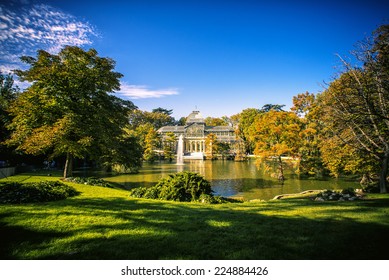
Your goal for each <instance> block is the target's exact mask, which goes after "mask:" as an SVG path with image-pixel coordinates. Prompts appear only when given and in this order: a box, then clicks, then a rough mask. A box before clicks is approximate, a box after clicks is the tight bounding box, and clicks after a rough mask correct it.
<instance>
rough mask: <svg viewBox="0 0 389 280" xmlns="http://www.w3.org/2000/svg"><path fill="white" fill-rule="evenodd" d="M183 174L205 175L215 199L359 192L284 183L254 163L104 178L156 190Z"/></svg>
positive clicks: (290, 177) (327, 183) (342, 184)
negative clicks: (165, 180)
mask: <svg viewBox="0 0 389 280" xmlns="http://www.w3.org/2000/svg"><path fill="white" fill-rule="evenodd" d="M180 171H191V172H196V173H200V174H202V175H203V176H204V177H205V178H206V179H207V180H209V181H210V182H211V185H212V189H213V190H214V192H215V195H221V196H225V197H234V196H235V197H243V198H244V199H245V200H251V199H264V200H268V199H272V198H273V197H274V196H276V195H279V194H285V193H297V192H302V191H305V190H318V189H343V188H349V187H352V188H358V187H359V184H358V182H355V181H346V180H342V179H332V178H328V179H323V180H316V179H299V178H298V177H297V176H296V175H294V174H292V173H291V172H290V173H289V174H286V176H285V177H286V180H285V181H284V183H283V184H282V183H280V182H279V181H278V180H276V179H273V178H271V177H270V176H269V175H268V174H266V173H265V172H264V171H263V170H262V169H259V168H258V167H257V166H256V165H255V161H254V160H251V161H247V162H234V161H223V160H216V161H209V160H206V161H201V160H192V161H185V164H184V165H176V164H175V163H153V164H147V163H146V164H144V166H143V167H142V168H141V170H140V172H139V173H138V174H129V175H119V176H112V177H107V178H104V179H106V180H107V181H111V182H117V183H120V184H123V185H125V186H127V187H131V188H133V187H140V186H153V185H154V184H156V183H157V181H158V180H159V179H161V178H163V177H166V176H168V175H169V174H173V173H176V172H180Z"/></svg>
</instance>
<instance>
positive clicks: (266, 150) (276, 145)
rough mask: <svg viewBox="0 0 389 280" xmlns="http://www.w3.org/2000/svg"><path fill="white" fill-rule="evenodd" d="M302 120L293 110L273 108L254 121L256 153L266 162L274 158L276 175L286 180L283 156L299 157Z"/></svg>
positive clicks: (253, 135) (253, 137)
mask: <svg viewBox="0 0 389 280" xmlns="http://www.w3.org/2000/svg"><path fill="white" fill-rule="evenodd" d="M299 133H300V120H299V118H298V117H297V116H296V115H295V114H294V113H291V112H279V111H274V110H271V111H269V112H267V113H263V114H261V115H259V116H258V117H257V118H256V120H255V123H254V130H253V131H252V134H251V140H252V141H254V142H255V151H254V154H255V155H257V156H259V157H260V159H261V161H262V162H264V161H266V160H268V159H274V160H275V162H276V165H277V169H278V170H277V173H276V174H275V177H277V178H278V179H279V180H284V178H285V176H284V163H283V160H282V156H291V157H298V155H299V153H298V151H299V147H300V136H299Z"/></svg>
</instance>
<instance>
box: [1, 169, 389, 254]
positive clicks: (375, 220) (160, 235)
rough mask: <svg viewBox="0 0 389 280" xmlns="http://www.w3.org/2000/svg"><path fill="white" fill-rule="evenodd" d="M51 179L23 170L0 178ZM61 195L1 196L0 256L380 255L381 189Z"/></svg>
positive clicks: (388, 199)
mask: <svg viewBox="0 0 389 280" xmlns="http://www.w3.org/2000/svg"><path fill="white" fill-rule="evenodd" d="M42 179H49V180H57V179H58V177H56V176H51V177H48V176H35V174H22V175H18V176H14V177H11V178H8V179H3V180H16V181H25V182H29V181H38V180H42ZM71 185H72V186H74V187H75V188H76V189H77V190H78V191H80V192H81V195H79V196H76V197H73V198H68V199H66V200H62V201H56V202H49V203H35V204H25V205H0V242H1V246H0V258H1V259H387V258H388V252H389V245H388V238H389V218H388V217H389V195H388V194H385V195H379V194H377V195H370V196H369V197H368V198H367V199H365V200H363V201H355V202H322V203H318V202H313V201H310V200H308V199H287V200H277V201H269V202H245V203H237V204H222V205H204V204H200V203H179V202H165V201H157V200H145V199H133V198H129V196H128V192H127V191H124V190H120V189H110V188H103V187H96V186H88V185H79V184H71Z"/></svg>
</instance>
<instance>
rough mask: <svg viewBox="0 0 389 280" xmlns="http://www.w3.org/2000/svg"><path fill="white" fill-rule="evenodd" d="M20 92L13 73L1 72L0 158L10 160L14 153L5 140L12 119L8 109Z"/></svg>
mask: <svg viewBox="0 0 389 280" xmlns="http://www.w3.org/2000/svg"><path fill="white" fill-rule="evenodd" d="M18 92H19V89H18V87H16V86H14V79H13V77H12V75H10V74H8V75H5V74H3V73H1V72H0V160H1V161H9V160H10V159H11V155H12V149H9V148H7V146H6V145H4V143H3V141H4V140H6V139H7V138H8V137H9V135H10V131H9V130H8V129H7V125H8V124H9V123H10V121H11V116H10V114H9V112H8V109H9V107H10V105H11V103H12V102H13V101H14V100H15V99H16V97H17V94H18Z"/></svg>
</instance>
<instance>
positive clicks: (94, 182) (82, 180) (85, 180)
mask: <svg viewBox="0 0 389 280" xmlns="http://www.w3.org/2000/svg"><path fill="white" fill-rule="evenodd" d="M65 181H68V182H73V183H77V184H85V185H90V186H100V187H108V188H113V187H114V185H113V184H111V183H108V182H107V181H104V180H103V179H100V178H97V177H69V178H66V179H65Z"/></svg>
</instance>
